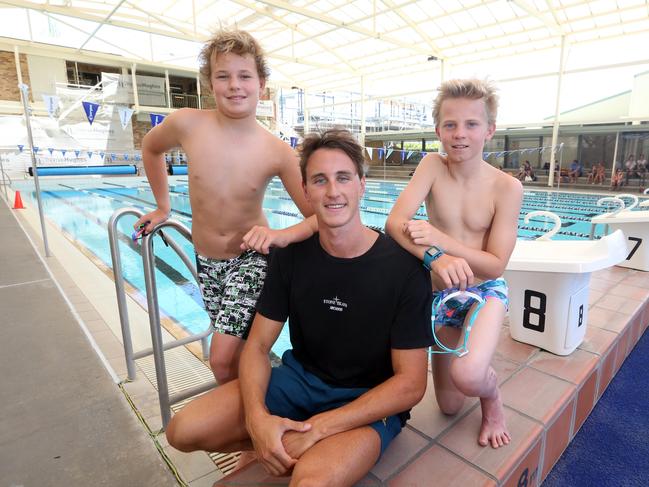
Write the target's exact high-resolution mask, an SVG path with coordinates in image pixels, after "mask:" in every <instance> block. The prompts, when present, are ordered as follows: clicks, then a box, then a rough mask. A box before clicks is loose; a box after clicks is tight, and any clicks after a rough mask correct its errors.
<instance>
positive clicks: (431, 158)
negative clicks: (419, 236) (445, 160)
mask: <svg viewBox="0 0 649 487" xmlns="http://www.w3.org/2000/svg"><path fill="white" fill-rule="evenodd" d="M439 164H442V159H441V156H440V155H439V154H428V155H427V156H426V157H424V158H423V159H422V160H421V162H420V163H419V165H418V166H417V169H416V170H415V173H414V174H413V176H412V179H411V180H410V182H409V183H408V185H407V186H406V188H405V189H404V190H403V191H402V192H401V194H400V195H399V198H397V201H396V202H395V204H394V206H393V207H392V210H391V211H390V214H389V215H388V219H387V221H386V222H385V230H386V232H387V233H388V234H389V235H390V236H391V237H392V238H393V239H394V240H396V241H397V242H398V243H399V245H401V246H402V247H403V248H404V249H406V250H407V251H408V252H410V253H411V254H413V255H414V256H415V257H417V258H418V259H422V258H423V256H424V251H425V250H426V248H427V247H426V246H425V245H417V244H415V243H413V242H412V240H411V239H410V237H409V236H408V235H406V234H405V233H404V227H405V224H406V223H408V222H409V221H410V220H412V218H413V216H414V215H415V214H416V213H417V210H418V209H419V207H420V206H421V204H422V202H423V201H424V200H425V199H426V197H427V196H428V193H429V192H430V190H431V187H432V185H433V183H434V181H435V175H436V172H437V166H438V165H439Z"/></svg>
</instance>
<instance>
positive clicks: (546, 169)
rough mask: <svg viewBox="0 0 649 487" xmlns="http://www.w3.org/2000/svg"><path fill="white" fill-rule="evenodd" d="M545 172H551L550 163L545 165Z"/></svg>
mask: <svg viewBox="0 0 649 487" xmlns="http://www.w3.org/2000/svg"><path fill="white" fill-rule="evenodd" d="M543 170H544V171H549V170H550V163H549V162H546V163H544V164H543Z"/></svg>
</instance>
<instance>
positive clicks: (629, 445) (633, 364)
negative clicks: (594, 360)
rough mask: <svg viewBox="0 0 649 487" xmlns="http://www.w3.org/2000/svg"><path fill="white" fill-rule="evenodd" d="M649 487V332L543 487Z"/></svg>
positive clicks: (642, 338)
mask: <svg viewBox="0 0 649 487" xmlns="http://www.w3.org/2000/svg"><path fill="white" fill-rule="evenodd" d="M647 485H649V333H645V334H644V335H643V336H642V337H641V338H640V341H639V342H638V344H637V345H636V347H635V348H634V349H633V351H632V352H631V355H629V357H628V358H627V359H626V361H625V362H624V364H623V365H622V368H621V369H620V371H619V372H618V373H617V375H616V376H615V377H614V379H613V381H612V382H611V384H610V385H609V386H608V389H606V391H605V392H604V395H603V396H602V398H601V399H600V400H599V402H598V403H597V405H596V406H595V409H594V410H593V411H592V413H591V414H590V416H589V417H588V419H587V420H586V422H585V423H584V425H583V426H582V428H581V430H579V433H577V435H576V436H575V438H574V440H572V442H571V443H570V445H568V448H567V449H566V451H565V452H564V454H563V455H562V456H561V458H560V459H559V461H558V462H557V463H556V465H555V466H554V468H553V469H552V470H551V471H550V473H549V474H548V476H547V477H546V480H545V482H543V487H578V486H598V487H599V486H625V487H626V486H647Z"/></svg>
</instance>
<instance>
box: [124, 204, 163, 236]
mask: <svg viewBox="0 0 649 487" xmlns="http://www.w3.org/2000/svg"><path fill="white" fill-rule="evenodd" d="M168 219H169V212H168V211H163V210H160V209H156V210H153V211H152V212H150V213H147V214H146V215H143V216H141V217H140V218H138V220H137V221H136V222H135V223H134V224H133V228H134V229H135V230H136V231H140V230H142V233H144V234H147V233H151V232H152V231H153V229H154V228H155V227H156V225H159V224H160V223H162V222H165V221H167V220H168Z"/></svg>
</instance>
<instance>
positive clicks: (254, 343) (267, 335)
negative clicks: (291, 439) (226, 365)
mask: <svg viewBox="0 0 649 487" xmlns="http://www.w3.org/2000/svg"><path fill="white" fill-rule="evenodd" d="M283 325H284V324H283V323H281V322H278V321H273V320H270V319H268V318H266V317H264V316H262V315H260V314H259V313H257V314H256V316H255V319H254V321H253V324H252V328H251V330H250V335H249V336H248V339H247V341H246V344H245V345H244V347H243V352H242V353H241V360H240V362H239V384H240V387H241V397H242V399H243V406H244V412H245V423H246V428H247V429H248V433H249V434H250V438H251V440H252V443H253V445H254V447H255V451H256V452H257V455H258V458H259V461H260V462H261V463H262V464H263V465H264V467H265V468H266V470H267V471H268V472H270V473H271V474H273V475H283V474H285V473H286V472H287V471H288V470H289V469H290V468H291V467H293V465H295V463H296V460H295V459H293V458H291V457H290V456H289V454H288V453H286V451H285V450H284V446H283V445H282V435H283V434H284V433H285V432H286V431H288V430H296V431H306V430H307V429H308V428H309V426H308V425H307V424H305V423H300V422H296V421H291V420H290V419H286V418H280V417H278V416H273V415H271V414H270V413H269V412H268V409H267V408H266V390H267V389H268V381H269V380H270V371H271V367H270V360H269V358H268V354H269V352H270V349H271V347H272V345H273V343H275V340H277V337H278V336H279V333H280V332H281V330H282V326H283Z"/></svg>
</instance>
